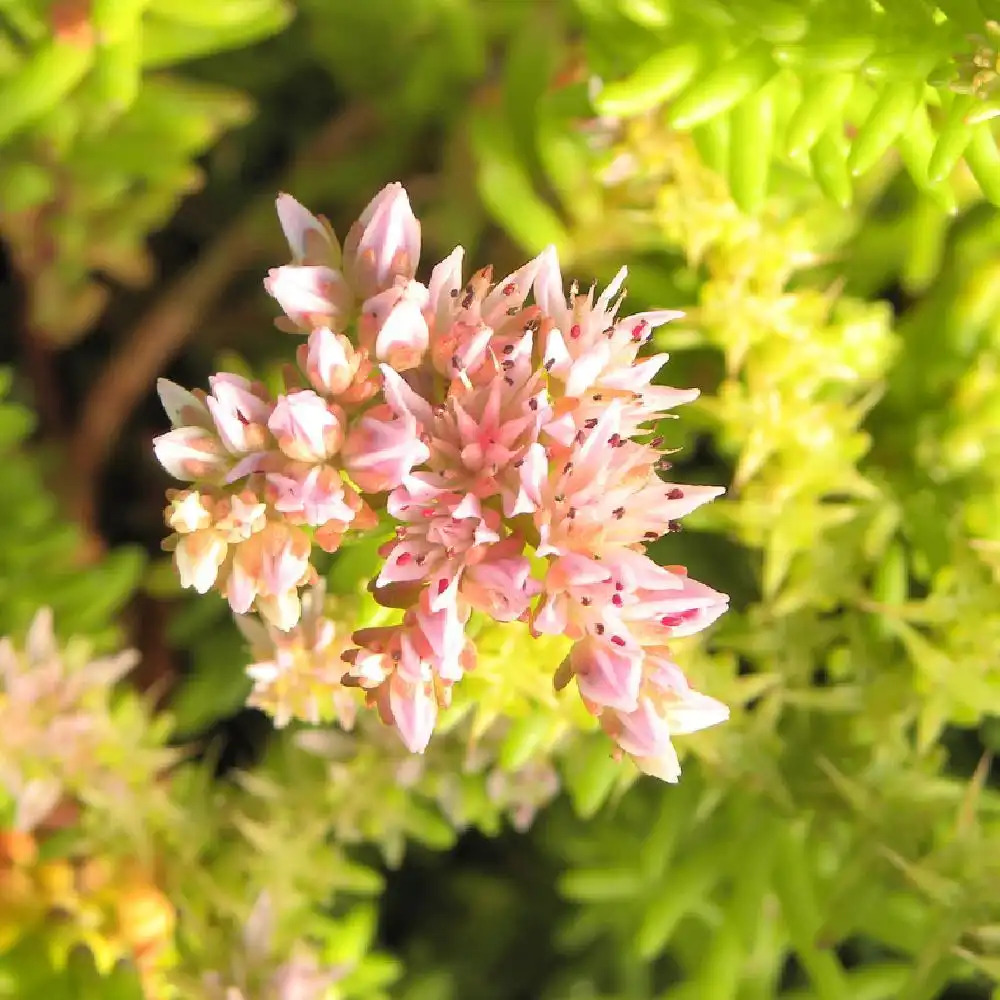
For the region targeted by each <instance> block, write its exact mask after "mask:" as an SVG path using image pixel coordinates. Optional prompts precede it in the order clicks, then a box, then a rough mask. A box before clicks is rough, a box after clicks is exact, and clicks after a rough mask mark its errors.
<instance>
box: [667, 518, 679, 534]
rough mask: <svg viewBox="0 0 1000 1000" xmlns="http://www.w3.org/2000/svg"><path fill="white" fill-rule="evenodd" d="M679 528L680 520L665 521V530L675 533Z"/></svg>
mask: <svg viewBox="0 0 1000 1000" xmlns="http://www.w3.org/2000/svg"><path fill="white" fill-rule="evenodd" d="M680 530H681V522H680V521H667V531H670V532H673V533H676V532H678V531H680Z"/></svg>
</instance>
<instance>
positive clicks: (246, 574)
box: [226, 521, 311, 630]
mask: <svg viewBox="0 0 1000 1000" xmlns="http://www.w3.org/2000/svg"><path fill="white" fill-rule="evenodd" d="M310 548H311V545H310V541H309V536H308V535H307V534H306V533H305V532H304V531H303V530H302V529H301V528H297V527H294V526H292V525H289V524H287V523H280V522H276V521H272V522H270V523H268V524H267V525H266V526H265V527H264V528H263V529H262V530H261V531H258V532H256V533H255V534H253V535H251V536H250V538H249V539H247V540H246V541H245V542H243V543H241V544H240V545H239V546H237V548H236V553H235V556H234V558H233V566H232V571H231V573H230V574H229V580H228V582H227V586H226V596H227V597H228V598H229V604H230V606H231V607H232V609H233V611H235V612H236V613H237V614H238V615H242V614H246V613H247V612H248V611H249V610H250V608H251V606H252V605H253V603H254V599H255V598H256V599H257V606H258V608H259V610H260V612H261V614H263V615H265V616H266V617H268V618H269V619H270V620H271V621H272V622H273V623H274V624H275V625H276V626H277V627H278V628H280V629H282V630H287V629H289V628H291V627H292V626H293V625H294V624H295V623H296V622H297V621H298V616H299V599H298V594H297V589H298V587H300V586H302V585H303V584H304V583H306V582H307V581H308V579H309V577H310V574H311V568H310V566H309V552H310Z"/></svg>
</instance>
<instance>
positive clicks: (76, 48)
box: [0, 39, 94, 144]
mask: <svg viewBox="0 0 1000 1000" xmlns="http://www.w3.org/2000/svg"><path fill="white" fill-rule="evenodd" d="M93 61H94V50H93V48H92V47H91V46H89V45H83V44H80V43H79V42H77V41H60V40H58V39H52V40H51V41H49V42H47V43H46V44H44V45H43V46H41V47H40V48H39V49H38V50H36V51H35V52H34V53H33V55H32V56H31V58H30V59H29V60H28V61H27V62H26V63H25V64H24V65H23V66H22V67H21V68H19V69H18V70H17V71H16V72H15V73H13V74H12V75H10V76H8V77H7V78H6V79H4V80H0V144H2V143H4V142H6V141H7V140H8V139H10V138H11V137H12V136H13V135H15V134H16V133H17V132H19V131H21V130H22V129H23V128H25V127H26V126H28V125H30V124H32V123H33V122H35V121H37V120H38V119H39V118H41V117H42V116H43V115H44V114H45V113H46V112H48V111H50V110H51V109H52V108H54V107H55V106H56V105H57V104H58V103H59V102H60V101H61V100H62V99H63V98H64V97H65V96H66V95H67V94H69V93H70V91H72V90H73V89H74V88H75V87H76V85H77V84H78V83H79V82H80V81H81V80H82V79H83V77H84V75H85V74H86V73H87V71H88V70H89V69H90V67H91V65H92V64H93Z"/></svg>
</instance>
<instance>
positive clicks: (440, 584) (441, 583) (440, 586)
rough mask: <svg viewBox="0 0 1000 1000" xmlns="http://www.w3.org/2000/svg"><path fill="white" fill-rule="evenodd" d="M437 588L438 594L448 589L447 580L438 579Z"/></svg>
mask: <svg viewBox="0 0 1000 1000" xmlns="http://www.w3.org/2000/svg"><path fill="white" fill-rule="evenodd" d="M437 589H438V594H439V595H441V594H443V593H444V592H445V591H446V590H447V589H448V581H447V580H438V588H437Z"/></svg>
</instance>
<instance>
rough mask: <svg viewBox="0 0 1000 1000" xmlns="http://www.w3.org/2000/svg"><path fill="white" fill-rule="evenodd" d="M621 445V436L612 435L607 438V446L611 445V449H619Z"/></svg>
mask: <svg viewBox="0 0 1000 1000" xmlns="http://www.w3.org/2000/svg"><path fill="white" fill-rule="evenodd" d="M621 443H622V436H621V434H612V435H611V437H609V438H608V444H609V445H611V447H612V448H619V447H621Z"/></svg>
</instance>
